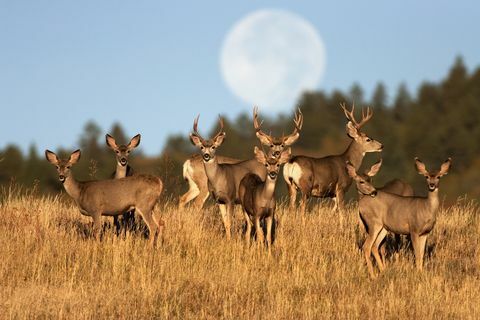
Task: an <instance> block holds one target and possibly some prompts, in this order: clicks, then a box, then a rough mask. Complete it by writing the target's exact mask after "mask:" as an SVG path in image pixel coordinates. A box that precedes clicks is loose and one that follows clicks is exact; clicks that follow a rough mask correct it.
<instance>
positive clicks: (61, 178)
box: [58, 174, 65, 183]
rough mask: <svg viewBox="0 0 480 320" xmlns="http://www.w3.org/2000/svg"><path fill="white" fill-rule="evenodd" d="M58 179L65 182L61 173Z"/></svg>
mask: <svg viewBox="0 0 480 320" xmlns="http://www.w3.org/2000/svg"><path fill="white" fill-rule="evenodd" d="M58 180H60V182H62V183H63V182H65V176H64V175H63V174H61V175H59V176H58Z"/></svg>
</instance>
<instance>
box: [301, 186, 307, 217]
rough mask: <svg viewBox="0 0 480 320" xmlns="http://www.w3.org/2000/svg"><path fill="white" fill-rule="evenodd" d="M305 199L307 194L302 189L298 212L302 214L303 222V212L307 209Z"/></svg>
mask: <svg viewBox="0 0 480 320" xmlns="http://www.w3.org/2000/svg"><path fill="white" fill-rule="evenodd" d="M307 201H308V195H307V193H306V192H303V191H302V198H301V199H300V214H301V216H302V221H303V222H305V213H306V211H307Z"/></svg>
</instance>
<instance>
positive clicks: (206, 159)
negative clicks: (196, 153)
mask: <svg viewBox="0 0 480 320" xmlns="http://www.w3.org/2000/svg"><path fill="white" fill-rule="evenodd" d="M210 159H211V157H210V155H209V154H208V153H205V154H204V155H203V160H205V161H206V162H208V161H210Z"/></svg>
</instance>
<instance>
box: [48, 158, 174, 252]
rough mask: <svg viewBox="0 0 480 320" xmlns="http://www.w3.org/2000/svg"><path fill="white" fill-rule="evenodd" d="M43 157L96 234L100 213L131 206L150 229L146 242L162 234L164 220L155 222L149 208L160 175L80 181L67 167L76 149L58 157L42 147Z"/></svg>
mask: <svg viewBox="0 0 480 320" xmlns="http://www.w3.org/2000/svg"><path fill="white" fill-rule="evenodd" d="M45 156H46V158H47V160H48V161H49V162H50V163H51V164H53V165H54V166H55V167H56V168H57V173H58V178H59V180H60V182H62V184H63V186H64V188H65V191H66V192H67V193H68V195H69V196H70V197H72V198H73V200H75V202H76V204H77V205H78V206H79V208H80V213H82V214H83V215H86V216H90V217H92V219H93V226H94V233H95V235H96V236H97V234H98V231H99V230H100V227H101V216H102V215H104V216H115V215H119V214H121V213H122V212H126V211H129V210H132V209H135V210H136V212H137V213H138V214H140V215H141V216H142V218H143V220H144V221H145V223H146V224H147V226H148V229H149V231H150V245H151V246H153V245H154V244H155V243H156V240H157V237H158V235H159V234H160V235H161V234H162V230H163V226H164V222H163V221H162V220H161V219H159V221H158V222H157V221H156V220H155V218H154V217H153V214H152V211H153V208H154V207H155V204H156V203H157V200H158V198H159V197H160V194H161V193H162V189H163V183H162V181H161V180H160V178H157V177H154V176H151V175H138V176H131V177H126V178H124V179H114V180H97V181H85V182H83V181H82V182H80V181H77V180H75V178H74V177H73V175H72V173H71V171H70V169H71V167H72V166H73V165H75V164H76V163H77V162H78V160H79V159H80V150H76V151H74V152H73V153H72V154H71V155H70V157H69V158H68V159H66V160H65V159H59V158H58V157H57V155H56V154H55V153H53V152H52V151H49V150H45Z"/></svg>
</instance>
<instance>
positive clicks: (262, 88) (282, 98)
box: [220, 10, 326, 111]
mask: <svg viewBox="0 0 480 320" xmlns="http://www.w3.org/2000/svg"><path fill="white" fill-rule="evenodd" d="M325 64H326V53H325V46H324V44H323V42H322V40H321V38H320V35H319V34H318V33H317V31H316V30H315V27H314V26H313V25H312V24H311V23H310V22H308V21H307V20H305V19H304V18H302V17H300V16H298V15H296V14H293V13H290V12H288V11H283V10H259V11H255V12H253V13H251V14H249V15H247V16H246V17H244V18H243V19H241V20H240V21H238V22H237V23H236V24H235V25H234V26H233V28H232V29H231V30H230V32H229V33H228V34H227V36H226V38H225V40H224V43H223V47H222V50H221V56H220V68H221V72H222V75H223V78H224V80H225V82H226V84H227V86H228V87H229V88H230V90H231V91H232V92H233V93H234V94H235V95H236V96H237V97H239V98H240V99H241V100H243V101H244V102H246V103H248V104H249V105H258V106H259V107H260V108H261V109H262V110H264V109H269V110H274V111H280V110H288V109H291V108H292V107H293V106H294V105H295V103H296V102H297V100H298V99H299V97H300V95H301V93H302V92H304V91H306V90H313V89H317V88H318V86H319V85H320V81H321V79H322V77H323V74H324V71H325Z"/></svg>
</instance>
